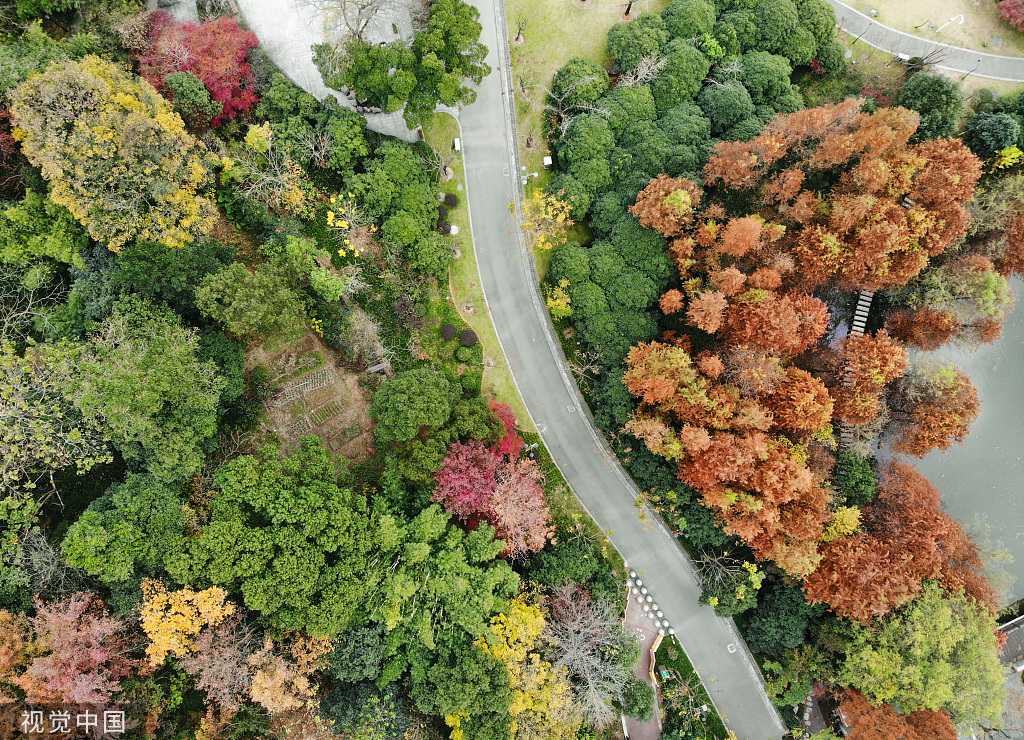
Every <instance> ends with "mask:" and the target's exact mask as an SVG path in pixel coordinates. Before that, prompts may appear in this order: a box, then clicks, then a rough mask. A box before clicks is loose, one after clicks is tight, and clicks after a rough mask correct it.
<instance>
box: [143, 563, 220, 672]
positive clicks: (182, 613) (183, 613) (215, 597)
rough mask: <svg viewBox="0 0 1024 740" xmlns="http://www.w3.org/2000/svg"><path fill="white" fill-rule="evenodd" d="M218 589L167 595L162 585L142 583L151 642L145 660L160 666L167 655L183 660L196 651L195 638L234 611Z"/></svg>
mask: <svg viewBox="0 0 1024 740" xmlns="http://www.w3.org/2000/svg"><path fill="white" fill-rule="evenodd" d="M226 597H227V592H226V591H225V590H224V589H222V588H220V587H219V586H213V587H212V588H208V589H206V590H204V591H193V590H192V589H190V588H188V587H186V588H182V589H179V590H177V591H168V590H167V587H166V586H164V584H163V583H162V582H160V581H154V580H151V579H146V580H145V581H143V582H142V629H143V631H144V632H145V633H146V637H148V638H149V645H147V646H146V657H147V658H148V659H149V663H150V665H153V666H158V665H160V664H161V663H163V662H164V659H165V658H166V657H167V656H168V655H173V656H174V657H176V658H180V657H182V656H183V655H186V654H187V653H190V652H192V651H193V650H194V649H195V638H196V636H197V635H198V634H199V632H200V631H201V630H202V629H203V628H204V627H206V626H215V625H217V624H219V623H220V622H221V621H222V620H223V619H224V618H225V617H227V616H229V615H231V614H232V613H233V612H234V611H235V605H234V604H232V603H231V602H230V601H225V598H226Z"/></svg>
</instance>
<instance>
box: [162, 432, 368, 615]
mask: <svg viewBox="0 0 1024 740" xmlns="http://www.w3.org/2000/svg"><path fill="white" fill-rule="evenodd" d="M261 454H262V457H261V458H258V457H253V456H249V455H246V456H243V457H239V458H237V459H236V460H233V461H232V462H231V463H229V464H228V465H226V466H225V467H223V468H222V469H221V470H220V471H218V473H217V475H216V477H215V480H214V483H215V485H216V487H217V492H216V493H215V494H214V496H213V499H212V500H211V502H210V508H209V523H208V524H206V525H205V526H204V527H202V529H201V530H200V533H199V536H198V537H195V538H193V539H191V540H189V541H188V542H187V543H186V545H185V546H184V547H182V548H181V549H179V550H177V551H175V552H173V553H171V554H168V555H166V556H165V562H166V567H167V569H168V571H169V572H170V573H171V575H172V576H173V577H174V578H175V579H176V580H177V581H178V582H180V583H190V584H197V585H198V584H213V585H219V586H225V587H228V588H230V589H232V590H234V589H238V590H240V591H241V593H242V596H243V598H244V600H245V605H246V606H247V607H248V608H250V609H254V610H256V611H259V612H261V613H262V614H264V615H265V616H266V617H267V618H268V619H270V620H271V621H272V622H273V623H275V624H278V625H280V626H282V627H284V628H287V629H309V630H310V631H311V632H314V633H316V634H321V635H333V634H337V633H338V632H340V631H341V630H344V629H346V628H348V627H349V626H351V625H352V624H354V623H355V621H356V619H357V614H358V613H359V611H360V610H361V609H362V603H363V599H364V596H365V593H366V589H368V588H370V587H371V584H372V581H371V582H367V581H366V580H364V579H365V578H366V577H367V571H368V563H367V561H368V556H369V553H370V552H371V551H372V548H373V545H374V540H375V538H374V536H373V529H372V525H371V522H370V518H369V515H368V513H367V511H366V501H365V499H364V498H363V497H362V496H360V495H358V494H355V493H352V492H351V491H348V490H345V489H341V488H339V487H338V486H337V484H336V482H335V472H334V466H333V464H332V462H331V459H330V456H329V455H328V454H327V452H326V451H325V450H324V448H323V443H322V442H321V441H320V440H319V439H318V438H315V437H307V438H305V439H303V442H302V447H301V448H300V449H299V451H298V452H296V453H295V454H294V455H292V456H290V457H285V458H281V457H280V456H279V453H278V452H277V451H276V450H275V449H273V448H268V449H266V450H264V451H263V452H262V453H261Z"/></svg>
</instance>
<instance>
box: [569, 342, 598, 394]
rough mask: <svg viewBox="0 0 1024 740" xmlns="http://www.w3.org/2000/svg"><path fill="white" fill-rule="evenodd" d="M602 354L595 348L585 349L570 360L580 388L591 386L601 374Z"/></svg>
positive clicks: (570, 367)
mask: <svg viewBox="0 0 1024 740" xmlns="http://www.w3.org/2000/svg"><path fill="white" fill-rule="evenodd" d="M599 360H600V355H599V354H598V353H597V352H596V351H595V350H592V349H591V350H583V351H581V352H580V353H579V355H578V356H577V357H575V358H573V359H571V360H568V363H569V370H570V371H571V372H572V374H573V377H574V378H575V379H576V384H577V385H579V386H580V388H581V389H582V388H584V387H586V388H588V389H589V388H590V387H591V386H592V385H593V383H594V380H595V379H596V378H597V376H598V375H600V374H601V363H600V362H599Z"/></svg>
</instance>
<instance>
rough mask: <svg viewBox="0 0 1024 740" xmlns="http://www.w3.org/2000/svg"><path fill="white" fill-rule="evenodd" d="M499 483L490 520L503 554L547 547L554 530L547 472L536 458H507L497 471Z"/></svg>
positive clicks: (493, 499)
mask: <svg viewBox="0 0 1024 740" xmlns="http://www.w3.org/2000/svg"><path fill="white" fill-rule="evenodd" d="M496 477H497V485H496V486H495V488H494V491H493V492H492V493H491V496H490V501H489V502H488V507H487V508H488V511H487V520H488V521H489V522H490V523H491V524H492V525H494V528H495V530H496V532H495V534H494V536H495V538H496V539H499V540H502V541H503V542H504V543H505V551H504V553H503V554H504V555H505V556H507V557H511V558H516V557H520V556H522V555H525V554H526V553H529V552H537V551H538V550H542V549H543V548H544V544H545V543H546V542H547V540H548V537H550V536H551V533H552V531H553V529H552V526H551V511H550V510H549V509H548V504H547V501H546V500H545V499H544V474H543V473H542V472H541V470H540V467H539V466H538V465H537V463H536V462H535V461H533V460H530V459H527V458H522V459H518V460H508V461H506V462H504V463H502V464H501V466H500V467H499V468H498V471H497V476H496Z"/></svg>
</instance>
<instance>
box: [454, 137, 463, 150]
mask: <svg viewBox="0 0 1024 740" xmlns="http://www.w3.org/2000/svg"><path fill="white" fill-rule="evenodd" d="M452 148H453V149H454V150H455V151H456V152H461V151H462V139H458V138H457V139H455V141H453V142H452Z"/></svg>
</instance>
